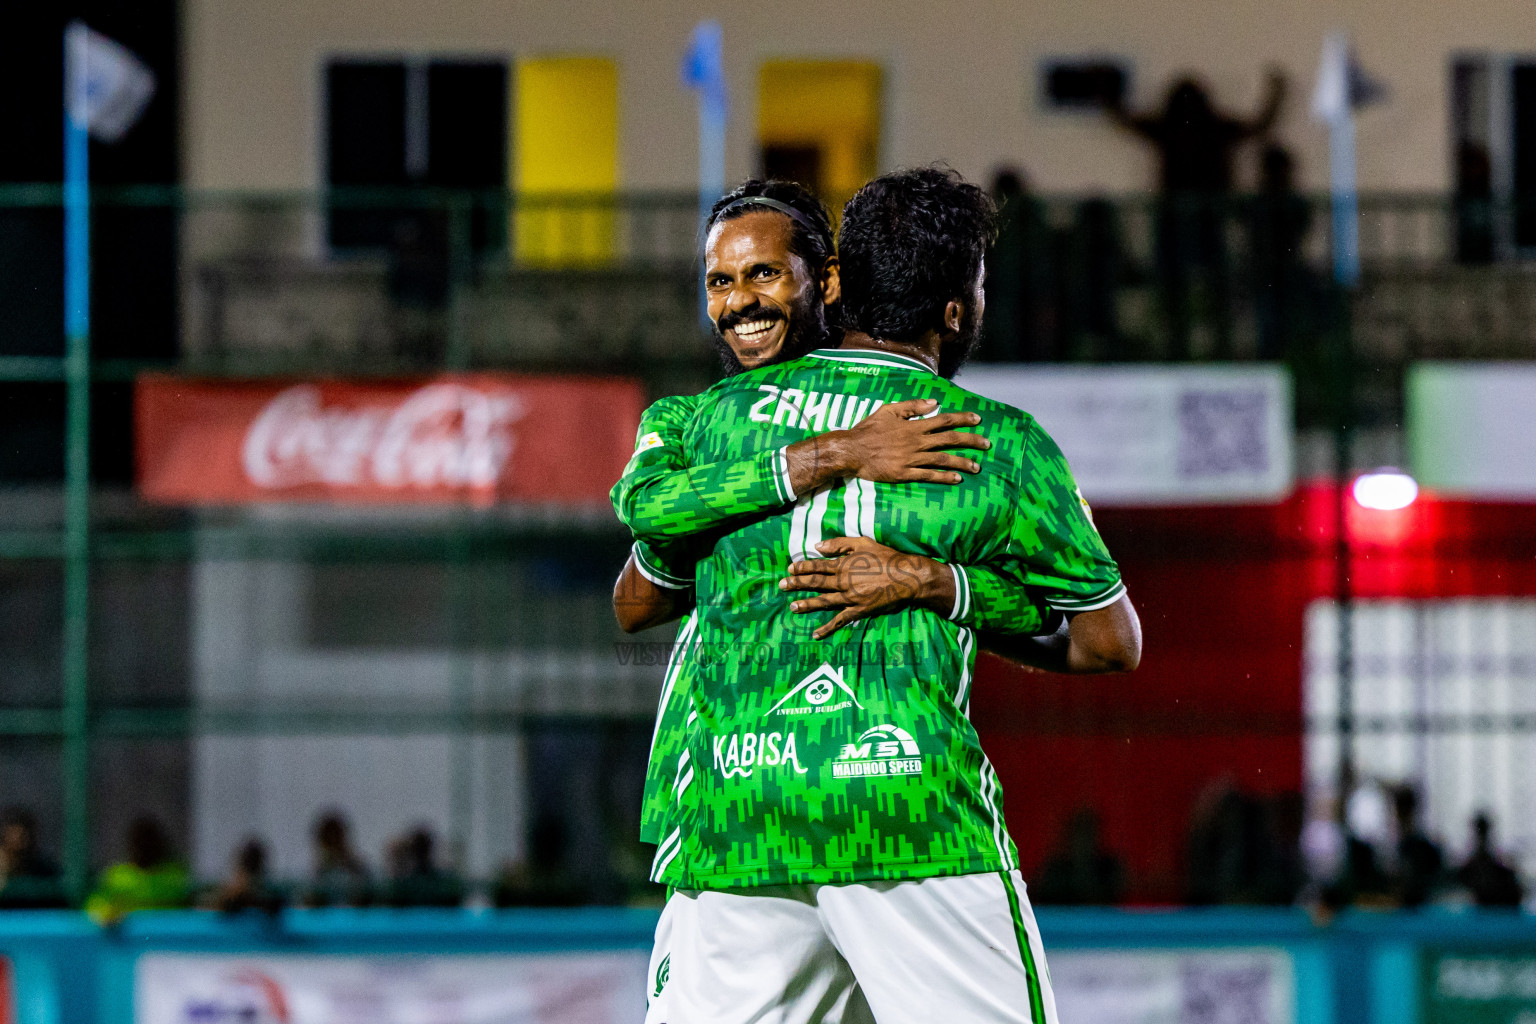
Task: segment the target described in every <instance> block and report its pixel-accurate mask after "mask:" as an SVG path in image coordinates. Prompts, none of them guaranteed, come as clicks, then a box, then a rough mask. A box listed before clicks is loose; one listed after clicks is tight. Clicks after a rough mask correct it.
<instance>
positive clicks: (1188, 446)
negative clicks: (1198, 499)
mask: <svg viewBox="0 0 1536 1024" xmlns="http://www.w3.org/2000/svg"><path fill="white" fill-rule="evenodd" d="M1268 418H1269V396H1268V395H1267V394H1265V393H1264V392H1263V391H1252V390H1243V391H1239V390H1224V391H1193V390H1192V391H1185V392H1183V393H1182V394H1180V395H1179V447H1178V453H1179V476H1180V477H1181V478H1183V479H1185V480H1197V479H1203V478H1208V477H1222V476H1233V475H1236V474H1244V475H1246V474H1250V473H1255V474H1258V473H1266V472H1268V471H1269V444H1268V442H1267V439H1266V432H1267V421H1268Z"/></svg>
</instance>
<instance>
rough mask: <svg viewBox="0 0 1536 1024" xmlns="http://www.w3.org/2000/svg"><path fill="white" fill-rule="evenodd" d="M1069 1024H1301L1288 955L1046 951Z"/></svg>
mask: <svg viewBox="0 0 1536 1024" xmlns="http://www.w3.org/2000/svg"><path fill="white" fill-rule="evenodd" d="M1046 959H1047V963H1048V964H1049V965H1050V973H1051V988H1052V989H1053V990H1054V991H1055V993H1056V1009H1057V1013H1058V1016H1059V1017H1060V1018H1061V1020H1063V1021H1074V1022H1075V1021H1092V1022H1093V1024H1294V1022H1295V1021H1296V980H1295V969H1294V965H1293V963H1292V961H1291V957H1290V955H1289V954H1288V953H1286V952H1285V951H1284V950H1280V949H1245V950H1189V951H1176V950H1170V951H1164V950H1157V951H1152V950H1148V951H1135V952H1132V951H1128V950H1115V951H1111V950H1095V951H1092V952H1088V951H1086V950H1061V951H1051V950H1050V949H1049V948H1047V951H1046Z"/></svg>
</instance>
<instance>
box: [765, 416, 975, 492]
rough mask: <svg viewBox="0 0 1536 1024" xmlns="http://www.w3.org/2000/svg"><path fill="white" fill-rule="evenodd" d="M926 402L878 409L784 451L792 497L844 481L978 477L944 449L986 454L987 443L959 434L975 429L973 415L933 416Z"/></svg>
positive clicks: (965, 460)
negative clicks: (975, 451) (840, 428)
mask: <svg viewBox="0 0 1536 1024" xmlns="http://www.w3.org/2000/svg"><path fill="white" fill-rule="evenodd" d="M937 408H938V403H937V402H936V401H935V400H934V399H931V398H914V399H908V400H907V401H904V402H892V403H890V404H889V405H882V406H881V407H880V408H878V409H876V410H875V411H874V412H872V413H870V414H869V415H868V416H866V417H864V418H863V419H862V420H860V421H859V422H858V423H855V424H854V425H853V426H852V427H850V428H848V429H847V430H834V431H831V432H829V433H826V434H820V435H818V436H816V437H811V438H807V439H806V440H804V441H798V442H796V443H795V444H792V445H790V446H789V451H788V457H789V477H790V482H791V483H792V484H793V486H794V489H795V493H797V494H805V493H807V492H809V491H812V490H815V489H816V488H817V487H820V486H822V485H824V484H827V483H831V482H832V481H834V480H841V479H843V478H845V477H861V478H863V479H865V480H873V481H875V482H877V483H888V484H898V483H912V482H914V481H922V482H926V483H934V484H957V483H959V482H960V481H961V480H962V479H964V476H963V475H962V474H967V473H979V472H981V465H980V464H979V463H978V462H976V460H975V459H972V458H969V457H967V456H964V455H957V454H955V453H953V452H952V451H949V449H953V448H971V449H979V450H981V451H986V450H987V449H988V448H991V447H992V442H991V441H988V440H987V439H986V438H984V437H982V436H981V435H980V434H972V433H970V432H968V431H965V430H962V429H958V428H962V427H974V426H976V425H977V424H978V423H980V422H981V417H980V416H978V415H977V414H976V413H974V412H943V413H935V412H934V410H935V409H937Z"/></svg>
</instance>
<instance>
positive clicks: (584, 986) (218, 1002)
mask: <svg viewBox="0 0 1536 1024" xmlns="http://www.w3.org/2000/svg"><path fill="white" fill-rule="evenodd" d="M647 974H648V971H647V955H646V953H644V952H642V951H635V952H606V953H559V954H526V955H512V956H509V955H476V954H463V955H436V954H428V955H420V956H341V955H336V956H330V955H327V956H225V955H206V956H205V955H182V954H171V953H147V954H145V955H143V956H141V957H140V958H139V959H138V961H137V963H136V965H135V971H134V1021H135V1024H359V1022H363V1021H366V1022H368V1024H419V1022H425V1021H431V1022H432V1024H535V1022H536V1024H638V1022H639V1021H641V1020H643V1019H644V1018H645V991H646V984H647V981H648V977H647Z"/></svg>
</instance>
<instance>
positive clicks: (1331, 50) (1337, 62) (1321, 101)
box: [1312, 32, 1350, 124]
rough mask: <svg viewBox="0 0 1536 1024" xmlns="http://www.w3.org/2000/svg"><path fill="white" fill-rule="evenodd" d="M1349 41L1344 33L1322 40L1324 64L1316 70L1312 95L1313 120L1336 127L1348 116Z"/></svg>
mask: <svg viewBox="0 0 1536 1024" xmlns="http://www.w3.org/2000/svg"><path fill="white" fill-rule="evenodd" d="M1349 100H1350V96H1349V39H1348V37H1346V36H1345V35H1344V33H1342V32H1330V33H1328V35H1327V36H1325V37H1324V38H1323V60H1322V63H1321V64H1319V65H1318V68H1317V88H1316V90H1314V91H1313V93H1312V116H1313V117H1315V118H1317V120H1319V121H1322V122H1323V123H1324V124H1333V123H1334V122H1335V121H1337V120H1338V119H1340V118H1343V117H1348V116H1349V106H1350V104H1349Z"/></svg>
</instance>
